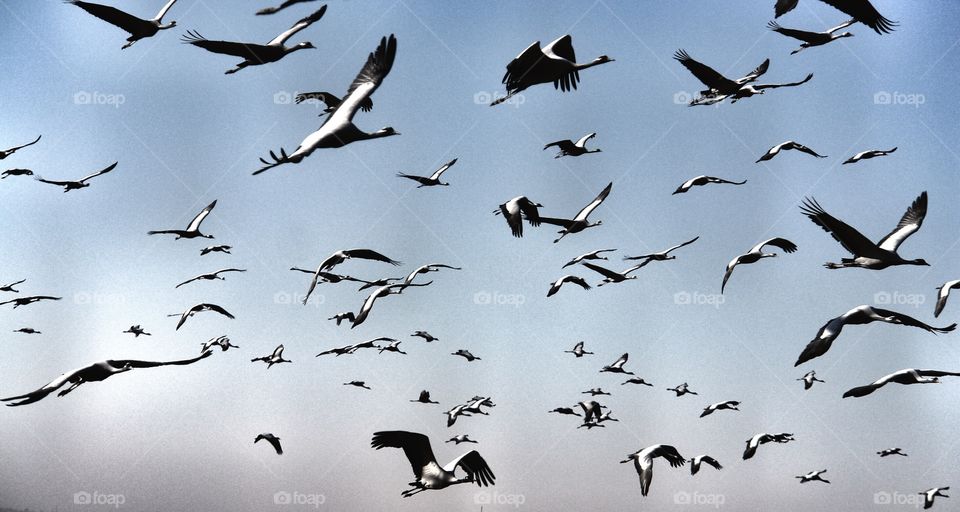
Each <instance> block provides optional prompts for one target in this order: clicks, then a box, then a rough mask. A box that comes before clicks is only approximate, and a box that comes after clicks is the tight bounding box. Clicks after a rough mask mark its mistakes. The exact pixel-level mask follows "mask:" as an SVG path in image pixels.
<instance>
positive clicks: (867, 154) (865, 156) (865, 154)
mask: <svg viewBox="0 0 960 512" xmlns="http://www.w3.org/2000/svg"><path fill="white" fill-rule="evenodd" d="M896 150H897V148H896V147H894V148H893V149H887V150H880V149H873V150H870V151H861V152H859V153H857V154H856V155H853V156H851V157H850V158H848V159H846V160H845V161H844V162H843V165H846V164H855V163H857V162H859V161H860V160H869V159H871V158H874V157H878V156H887V155H889V154H890V153H893V152H894V151H896Z"/></svg>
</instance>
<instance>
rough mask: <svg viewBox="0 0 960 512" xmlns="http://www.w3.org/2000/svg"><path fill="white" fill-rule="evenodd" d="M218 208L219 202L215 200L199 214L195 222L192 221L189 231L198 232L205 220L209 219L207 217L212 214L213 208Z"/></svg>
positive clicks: (188, 227) (194, 219)
mask: <svg viewBox="0 0 960 512" xmlns="http://www.w3.org/2000/svg"><path fill="white" fill-rule="evenodd" d="M215 206H217V201H216V200H214V201H213V202H212V203H210V204H208V205H207V207H206V208H204V209H203V210H202V211H201V212H200V213H198V214H197V216H196V217H194V218H193V220H191V221H190V225H189V226H187V231H196V230H198V229H200V224H201V223H203V219H206V218H207V215H210V212H211V211H213V208H214V207H215Z"/></svg>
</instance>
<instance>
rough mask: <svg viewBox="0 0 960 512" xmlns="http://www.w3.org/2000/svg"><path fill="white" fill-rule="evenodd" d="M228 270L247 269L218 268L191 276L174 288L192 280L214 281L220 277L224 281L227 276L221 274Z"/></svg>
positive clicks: (240, 270) (241, 270)
mask: <svg viewBox="0 0 960 512" xmlns="http://www.w3.org/2000/svg"><path fill="white" fill-rule="evenodd" d="M226 272H246V270H244V269H240V268H222V269H220V270H217V271H216V272H210V273H208V274H200V275H198V276H196V277H191V278H190V279H187V280H186V281H184V282H182V283H180V284H178V285H177V286H174V288H180V287H181V286H183V285H185V284H187V283H192V282H194V281H213V280H216V279H219V280H221V281H224V280H226V278H225V277H221V276H220V274H223V273H226Z"/></svg>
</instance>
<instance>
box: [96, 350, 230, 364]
mask: <svg viewBox="0 0 960 512" xmlns="http://www.w3.org/2000/svg"><path fill="white" fill-rule="evenodd" d="M211 355H213V351H212V350H207V351H205V352H203V353H202V354H200V355H199V356H197V357H192V358H190V359H177V360H174V361H141V360H139V359H108V360H107V364H109V365H110V366H113V367H116V368H123V367H124V366H130V367H132V368H156V367H157V366H186V365H188V364H193V363H196V362H197V361H199V360H201V359H205V358H208V357H210V356H211Z"/></svg>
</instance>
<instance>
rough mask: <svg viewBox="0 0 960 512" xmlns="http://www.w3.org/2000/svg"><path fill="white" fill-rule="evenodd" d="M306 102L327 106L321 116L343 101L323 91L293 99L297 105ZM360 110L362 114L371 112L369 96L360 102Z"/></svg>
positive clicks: (371, 103)
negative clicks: (313, 101) (320, 102)
mask: <svg viewBox="0 0 960 512" xmlns="http://www.w3.org/2000/svg"><path fill="white" fill-rule="evenodd" d="M307 100H316V101H322V102H323V103H324V104H325V105H326V106H327V108H325V109H323V114H320V115H321V116H322V115H324V114H330V113H332V112H333V111H334V110H336V109H337V107H339V106H340V104H341V103H343V100H342V99H340V97H338V96H336V95H333V94H331V93H329V92H325V91H318V92H305V93H301V94H298V95H296V97H294V101H296V102H297V104H298V105H299V104H300V103H303V102H304V101H307ZM360 110H362V111H364V112H370V111H371V110H373V100H371V99H370V97H369V96H367V97H366V98H364V99H363V101H361V102H360Z"/></svg>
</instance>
